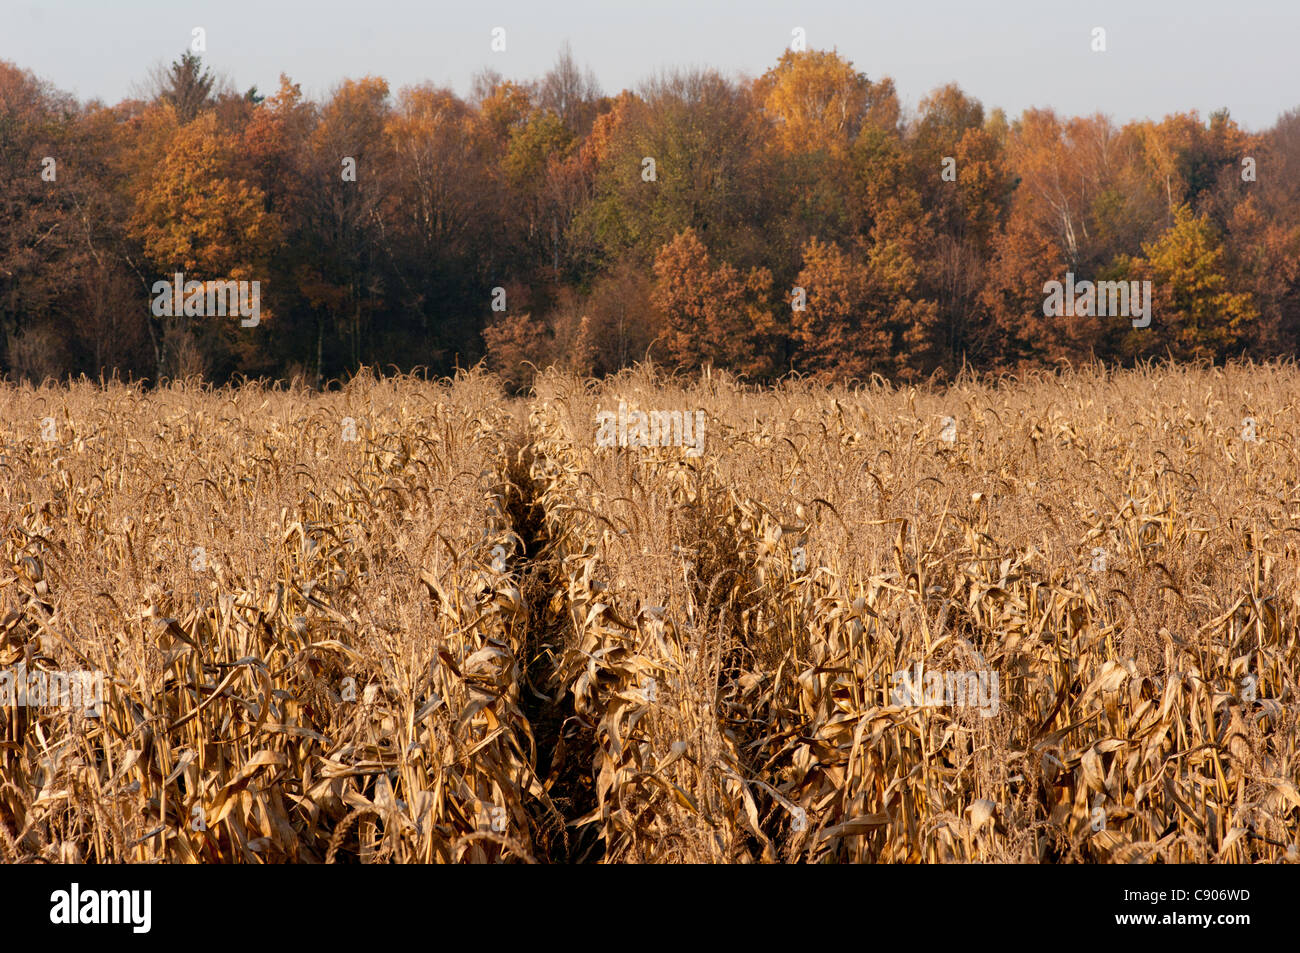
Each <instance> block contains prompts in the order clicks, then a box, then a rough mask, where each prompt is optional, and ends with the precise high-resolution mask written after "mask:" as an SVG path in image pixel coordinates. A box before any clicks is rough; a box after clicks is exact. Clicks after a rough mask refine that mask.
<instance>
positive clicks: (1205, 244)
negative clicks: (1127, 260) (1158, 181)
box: [1138, 205, 1258, 360]
mask: <svg viewBox="0 0 1300 953" xmlns="http://www.w3.org/2000/svg"><path fill="white" fill-rule="evenodd" d="M1143 252H1144V253H1145V255H1146V260H1145V262H1144V263H1140V264H1139V265H1138V269H1139V271H1140V272H1142V273H1143V274H1144V276H1145V275H1149V276H1150V277H1149V280H1150V281H1151V282H1152V292H1153V295H1154V298H1155V300H1154V303H1153V305H1152V324H1153V326H1156V327H1157V328H1158V336H1157V338H1156V339H1155V343H1156V344H1158V345H1159V347H1160V350H1164V349H1165V348H1168V350H1169V351H1170V352H1172V353H1173V355H1174V356H1175V357H1177V358H1180V359H1190V360H1196V359H1201V358H1206V357H1215V358H1220V359H1222V358H1225V357H1228V356H1230V355H1232V354H1234V353H1235V352H1236V351H1237V350H1238V349H1239V348H1240V346H1241V345H1242V344H1243V343H1244V342H1245V340H1246V339H1247V335H1248V334H1249V333H1250V331H1251V323H1252V322H1253V321H1254V320H1255V318H1256V317H1257V316H1258V312H1257V310H1256V308H1255V305H1254V302H1253V301H1252V298H1251V295H1250V293H1249V292H1247V291H1244V290H1238V289H1237V288H1234V287H1233V282H1232V280H1231V278H1230V276H1229V275H1227V274H1226V273H1225V272H1224V270H1223V267H1222V264H1223V257H1224V249H1223V245H1222V243H1221V241H1220V238H1219V236H1218V235H1216V234H1215V232H1214V228H1213V226H1212V225H1211V224H1210V222H1209V220H1208V218H1207V217H1206V216H1205V215H1204V214H1202V215H1196V214H1195V213H1193V212H1192V210H1191V209H1190V208H1189V207H1188V206H1187V205H1180V206H1178V207H1177V208H1175V209H1174V224H1173V225H1172V226H1171V227H1170V228H1169V230H1168V231H1166V232H1165V233H1164V234H1163V235H1161V236H1160V238H1158V239H1157V240H1156V241H1154V242H1149V243H1147V244H1145V245H1143Z"/></svg>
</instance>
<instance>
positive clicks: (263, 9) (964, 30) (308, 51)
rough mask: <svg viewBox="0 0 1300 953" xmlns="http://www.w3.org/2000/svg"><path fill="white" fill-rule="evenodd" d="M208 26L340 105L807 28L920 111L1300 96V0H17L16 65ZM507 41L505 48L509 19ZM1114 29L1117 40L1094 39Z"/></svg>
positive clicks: (1252, 114)
mask: <svg viewBox="0 0 1300 953" xmlns="http://www.w3.org/2000/svg"><path fill="white" fill-rule="evenodd" d="M196 26H200V27H203V28H204V29H205V30H206V31H207V53H206V54H205V56H204V59H205V60H206V61H207V62H208V63H209V64H210V65H211V66H212V68H213V69H214V70H215V71H218V72H221V73H224V74H225V75H227V76H228V77H230V79H231V80H232V82H233V83H234V85H235V86H236V87H237V88H238V89H239V90H241V91H242V90H245V89H247V88H248V87H249V86H252V85H256V86H257V87H258V89H259V90H260V91H262V92H263V93H267V92H273V91H274V90H275V89H276V87H277V85H278V78H279V74H280V73H281V72H284V73H287V74H289V76H290V77H291V78H292V79H293V80H294V81H295V82H298V83H301V84H302V88H303V92H304V93H306V94H307V95H309V96H311V97H313V98H321V97H323V96H324V95H325V94H326V93H327V92H328V91H329V90H330V89H331V88H332V87H333V86H334V85H335V84H336V83H337V82H338V81H339V80H340V79H342V78H344V77H358V76H363V75H366V74H374V75H380V76H383V77H385V78H386V79H387V80H388V81H389V84H390V86H391V87H392V89H393V90H394V91H396V90H397V89H398V88H400V87H402V86H405V85H409V84H414V83H419V82H423V81H426V80H431V81H433V82H434V83H436V84H439V85H446V86H450V87H452V88H453V89H455V90H456V91H457V92H459V93H461V94H462V95H464V94H465V93H467V92H468V90H469V84H470V79H471V77H472V76H473V75H474V74H475V73H476V72H478V71H479V70H480V69H482V68H484V67H491V68H493V69H495V70H497V71H498V72H500V73H502V74H503V75H505V76H506V77H508V78H514V79H532V78H536V77H538V76H541V75H542V74H543V73H544V72H545V71H546V70H547V69H548V68H549V67H550V65H551V64H552V63H553V62H554V60H555V56H556V53H557V52H558V50H559V48H560V45H561V44H562V43H563V42H564V41H565V40H566V39H567V40H569V41H570V43H571V44H572V48H573V53H574V57H575V59H576V60H577V61H578V63H579V64H580V65H583V66H589V67H590V68H591V69H592V71H593V72H594V73H595V75H596V77H597V79H598V80H599V81H600V84H601V86H602V88H603V89H604V91H605V92H606V93H616V92H618V91H619V90H620V89H623V88H625V87H630V88H635V87H636V86H638V85H639V84H640V82H641V81H642V80H644V79H647V78H649V77H650V76H651V75H653V74H655V73H657V72H658V71H660V70H662V69H666V68H671V67H674V66H686V67H691V66H711V67H714V68H716V69H718V70H720V71H721V72H723V73H724V74H727V75H729V76H736V75H740V74H745V75H751V76H753V75H758V74H760V73H762V72H763V71H764V70H766V69H767V68H768V67H770V66H771V65H772V64H774V63H775V62H776V60H777V58H778V57H779V56H780V55H781V52H782V50H783V49H784V48H785V47H786V46H787V45H788V44H789V42H790V37H791V30H792V29H793V28H794V27H803V28H804V30H805V31H806V34H807V40H808V46H809V48H812V49H829V48H831V47H835V48H838V50H839V52H840V53H841V54H843V55H844V56H846V57H848V58H849V59H851V60H852V61H853V62H854V64H855V65H856V66H857V68H858V69H860V70H862V71H863V72H865V73H866V74H867V75H868V76H869V77H871V78H873V79H875V78H878V77H880V76H882V75H889V76H892V77H893V78H894V81H895V84H896V86H897V88H898V93H899V96H900V98H901V99H902V101H903V104H904V106H905V107H915V106H916V104H917V103H918V102H919V101H920V100H921V98H922V97H923V96H925V94H926V93H928V92H929V91H930V90H932V89H934V88H935V87H937V86H941V85H943V84H944V83H947V82H953V81H955V82H957V83H958V84H959V85H960V86H961V87H962V89H963V90H965V91H966V92H967V93H968V94H970V95H973V96H975V97H976V98H978V99H980V100H981V101H982V102H983V103H984V105H985V107H986V109H992V108H994V107H997V106H1001V107H1002V108H1003V109H1005V110H1006V111H1007V114H1008V115H1009V116H1011V117H1012V118H1014V117H1015V116H1016V115H1018V114H1019V113H1020V112H1021V110H1023V109H1024V108H1026V107H1028V106H1050V107H1053V108H1055V109H1056V110H1057V111H1058V112H1061V113H1064V114H1067V115H1086V114H1092V113H1094V112H1102V113H1106V114H1108V115H1110V116H1111V117H1112V118H1114V119H1115V120H1117V121H1118V122H1121V123H1122V122H1126V121H1128V120H1130V119H1136V118H1144V117H1150V118H1155V119H1158V118H1160V117H1162V116H1164V115H1166V114H1168V113H1171V112H1175V111H1181V110H1192V109H1196V110H1198V111H1199V112H1200V113H1201V116H1202V118H1204V117H1206V116H1208V115H1209V113H1210V112H1212V111H1213V110H1215V109H1217V108H1220V107H1222V106H1226V107H1228V109H1229V110H1230V111H1231V113H1232V115H1233V117H1234V118H1236V119H1237V121H1238V122H1239V123H1241V124H1242V125H1244V126H1245V127H1246V128H1247V129H1251V130H1258V129H1261V128H1264V127H1267V126H1270V125H1272V123H1273V122H1274V121H1275V120H1276V118H1277V116H1278V115H1279V114H1280V113H1281V112H1283V111H1285V110H1287V109H1291V108H1294V107H1296V106H1300V65H1298V64H1300V53H1297V50H1296V44H1297V42H1300V0H1251V2H1245V3H1224V2H1211V0H1119V2H1116V0H1091V2H1088V3H1078V2H1074V0H1070V2H1066V0H1004V2H1000V3H998V2H980V0H891V2H880V0H841V2H818V0H801V2H773V0H748V2H743V0H742V2H720V0H640V2H629V0H556V2H539V0H459V2H454V3H449V2H443V0H361V2H356V0H307V2H293V3H291V2H285V0H257V2H253V0H215V2H209V0H191V2H178V0H0V59H4V60H9V61H11V62H14V63H16V64H17V65H19V66H20V67H23V68H25V69H30V70H32V71H33V72H35V73H36V74H37V75H38V76H40V77H42V78H43V79H46V80H49V81H50V82H52V83H53V84H54V85H55V86H57V87H59V88H60V89H63V90H65V91H67V92H70V93H73V94H74V95H76V96H77V97H78V98H80V99H83V100H88V99H92V98H98V99H101V100H104V101H105V102H109V103H114V102H117V101H118V100H120V99H122V98H124V97H126V96H128V95H130V94H131V92H132V91H133V89H134V88H136V87H138V86H139V85H140V84H141V83H142V82H143V81H144V79H145V78H146V75H147V74H148V72H149V69H150V68H151V67H152V66H154V65H156V64H159V63H169V62H170V61H172V60H174V59H176V58H177V57H178V56H179V55H180V54H181V53H182V52H183V51H184V50H186V49H188V47H189V43H190V38H191V30H192V28H193V27H196ZM498 26H500V27H504V28H505V30H506V46H507V48H506V51H505V52H503V53H493V52H492V51H491V49H490V43H491V31H492V28H493V27H498ZM1094 27H1103V28H1104V29H1105V30H1106V45H1107V50H1106V52H1104V53H1094V52H1092V51H1091V49H1090V43H1091V40H1092V30H1093V28H1094Z"/></svg>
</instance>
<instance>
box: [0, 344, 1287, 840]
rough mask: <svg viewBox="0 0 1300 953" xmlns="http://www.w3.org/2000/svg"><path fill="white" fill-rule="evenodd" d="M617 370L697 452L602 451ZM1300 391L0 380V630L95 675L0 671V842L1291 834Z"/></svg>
mask: <svg viewBox="0 0 1300 953" xmlns="http://www.w3.org/2000/svg"><path fill="white" fill-rule="evenodd" d="M620 400H622V401H623V402H625V404H626V406H627V407H628V408H629V409H637V408H639V409H641V410H647V411H649V410H680V411H683V412H692V413H693V412H695V411H697V410H700V411H703V412H704V415H705V420H706V422H707V423H706V435H705V440H704V445H703V452H702V454H700V455H699V456H691V455H688V454H687V453H686V452H685V451H684V450H683V449H682V448H681V447H676V446H666V447H651V448H646V447H635V446H631V447H613V448H602V447H598V446H597V442H596V439H595V437H596V433H597V426H596V420H597V418H596V414H597V412H598V411H601V410H613V409H616V408H617V406H618V404H619V402H620ZM1297 413H1300V371H1297V369H1296V368H1295V367H1294V366H1290V365H1283V366H1267V367H1252V366H1247V367H1240V366H1234V367H1230V368H1228V369H1210V368H1187V367H1183V368H1172V369H1169V368H1166V369H1139V370H1136V371H1125V372H1117V373H1113V374H1111V373H1106V372H1103V371H1101V370H1097V369H1085V370H1079V371H1070V372H1067V373H1064V374H1062V375H1060V376H1051V375H1043V376H1041V377H1034V378H1030V379H1027V380H1018V381H1004V382H1002V383H1001V384H999V385H992V384H978V383H973V382H964V383H958V384H957V385H954V386H952V387H950V388H948V389H946V390H942V391H940V390H910V389H902V390H900V389H895V388H890V387H887V386H885V385H884V384H876V385H873V386H870V387H864V388H860V389H858V390H856V391H854V390H850V389H845V388H830V389H828V388H824V387H819V386H816V385H812V384H806V383H791V384H786V385H782V386H780V387H778V388H776V389H766V390H764V389H756V388H744V387H741V386H738V385H737V384H736V383H735V382H733V381H731V380H729V379H726V378H724V377H722V376H720V375H716V374H715V375H712V376H709V375H705V376H703V377H700V378H694V379H691V380H689V381H687V380H682V379H677V380H672V379H665V378H663V377H659V376H656V375H655V374H654V373H652V372H651V371H649V370H647V369H640V370H637V371H635V372H626V373H624V374H622V375H620V376H618V377H615V378H611V379H609V380H607V381H605V382H602V383H596V382H588V381H582V380H578V379H575V378H572V377H568V376H565V375H563V374H560V373H547V374H544V375H542V376H541V377H539V379H538V381H537V383H536V387H535V393H534V394H533V395H532V396H531V397H530V398H528V399H511V398H507V397H505V396H504V395H503V393H502V392H501V390H500V388H499V387H498V385H497V384H496V382H495V381H494V379H492V378H490V377H488V376H486V375H484V374H481V373H479V372H474V373H471V374H466V375H462V376H461V377H459V378H458V379H457V380H455V381H454V382H444V383H441V384H435V383H429V382H423V381H419V380H416V379H413V378H390V379H382V380H380V379H376V378H374V377H372V376H370V375H368V374H367V375H362V376H361V377H358V378H356V379H354V380H353V381H352V382H351V383H349V384H348V385H347V386H345V387H344V388H343V389H342V390H339V391H334V392H328V393H324V394H317V393H313V392H311V391H307V390H301V389H272V388H267V387H261V386H256V385H245V386H243V387H241V388H237V389H224V390H222V389H218V390H213V389H209V388H203V387H201V386H199V385H197V384H192V383H191V384H176V385H173V386H170V387H167V388H162V389H158V390H153V391H144V390H141V389H139V388H135V387H128V386H124V385H120V384H119V385H110V386H108V387H107V388H101V387H98V386H94V385H90V384H85V383H83V384H77V385H72V386H63V387H59V386H53V385H51V386H48V387H45V388H38V389H33V388H31V387H21V388H20V387H15V386H2V387H0V539H2V540H3V548H4V554H3V559H0V672H6V671H7V672H11V673H12V672H15V671H18V670H19V668H20V666H21V667H22V670H23V671H25V672H26V673H28V674H30V673H33V672H38V671H44V672H46V673H50V672H77V671H90V672H102V673H103V675H104V679H105V681H104V689H105V692H104V699H103V705H102V710H101V712H100V715H99V717H98V718H95V717H88V715H87V713H86V712H84V711H83V710H81V708H79V707H77V706H72V705H63V706H55V705H46V706H44V707H42V706H34V705H21V704H19V703H18V700H17V698H16V697H14V698H10V699H8V700H7V702H5V703H4V704H3V707H0V861H3V862H35V861H42V860H47V861H55V860H67V861H88V862H151V861H169V862H193V861H201V862H252V863H267V862H356V861H362V862H386V861H391V862H453V863H454V862H462V863H463V862H484V861H489V862H492V861H520V860H523V861H529V860H532V861H539V862H562V861H570V862H591V861H603V862H620V861H642V862H670V861H678V862H680V861H717V862H766V861H779V862H785V861H807V862H843V861H851V862H877V861H879V862H949V861H957V862H966V861H1009V862H1027V863H1036V862H1153V861H1165V862H1214V861H1220V862H1256V863H1257V862H1274V863H1275V862H1297V861H1300V854H1298V848H1297V836H1298V835H1297V826H1298V823H1300V788H1298V787H1297V781H1298V780H1300V745H1298V743H1297V728H1298V725H1297V712H1298V711H1300V706H1298V705H1297V698H1296V679H1297V673H1298V672H1300V644H1298V635H1300V459H1298V457H1297V448H1298V447H1300V426H1298V425H1297V424H1296V419H1297ZM51 418H52V423H51ZM1246 418H1250V421H1253V424H1252V423H1251V422H1248V421H1247V420H1246ZM351 437H355V439H347V438H351ZM1252 437H1253V438H1254V439H1251V438H1252ZM918 665H919V666H922V670H923V671H929V672H937V673H940V675H941V676H944V677H945V678H946V679H947V681H946V682H945V684H947V685H948V686H949V687H951V686H952V685H953V684H957V685H958V686H959V687H960V685H961V684H962V683H961V682H960V681H956V682H954V673H971V674H970V676H969V677H970V680H969V681H968V682H967V683H966V684H967V685H968V686H969V687H970V689H971V694H970V695H969V696H966V697H965V698H964V701H963V696H961V695H960V694H958V695H957V696H956V698H955V699H954V698H953V697H952V694H951V692H950V693H949V694H948V695H946V696H945V697H943V698H939V697H937V696H930V695H928V694H927V695H925V696H924V697H911V698H903V699H901V700H900V698H899V696H898V694H897V687H898V685H899V681H898V677H897V676H896V675H895V673H899V672H909V673H912V672H916V671H917V666H918ZM977 676H978V680H979V685H980V695H979V699H978V701H979V704H976V703H975V702H976V698H975V683H976V677H977ZM994 678H996V681H994V680H993V679H994ZM29 684H30V680H29ZM924 684H925V685H926V691H927V693H928V692H929V690H930V687H932V685H933V681H932V680H931V679H925V680H924ZM990 686H992V688H991V689H990ZM986 690H992V691H993V695H992V697H989V695H988V692H987V691H986ZM3 691H4V685H3V682H0V693H2V692H3ZM0 698H3V695H2V694H0ZM920 702H926V704H920Z"/></svg>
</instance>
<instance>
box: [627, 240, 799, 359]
mask: <svg viewBox="0 0 1300 953" xmlns="http://www.w3.org/2000/svg"><path fill="white" fill-rule="evenodd" d="M654 274H655V288H654V292H653V294H652V301H653V303H654V305H655V307H656V308H658V309H659V311H660V312H661V313H662V315H663V318H664V324H665V330H664V344H665V347H666V348H667V351H668V355H669V357H670V358H671V359H672V360H673V361H675V362H677V363H678V364H681V365H684V366H687V367H700V366H703V365H706V364H709V365H713V366H715V367H721V368H728V369H731V370H734V371H737V372H739V373H743V374H751V375H763V374H768V373H771V372H772V371H773V370H774V365H773V362H772V356H771V341H770V336H771V334H772V333H773V331H774V329H775V323H774V321H773V318H772V312H771V304H770V296H771V292H772V275H771V273H770V272H769V271H767V270H766V269H764V268H754V269H751V270H750V271H749V272H747V273H744V274H742V273H741V272H740V271H739V270H737V269H736V268H734V267H732V266H731V265H729V264H726V263H722V264H718V265H716V266H715V265H714V264H713V262H712V259H711V257H710V255H709V250H708V248H706V247H705V245H704V242H703V241H701V240H700V237H699V236H698V235H697V234H696V233H695V231H694V229H689V228H688V229H686V230H685V231H683V232H680V233H678V234H677V235H674V236H673V238H672V240H671V241H669V242H668V243H667V244H665V245H664V247H663V248H662V249H660V251H659V254H658V255H657V256H655V263H654Z"/></svg>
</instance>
